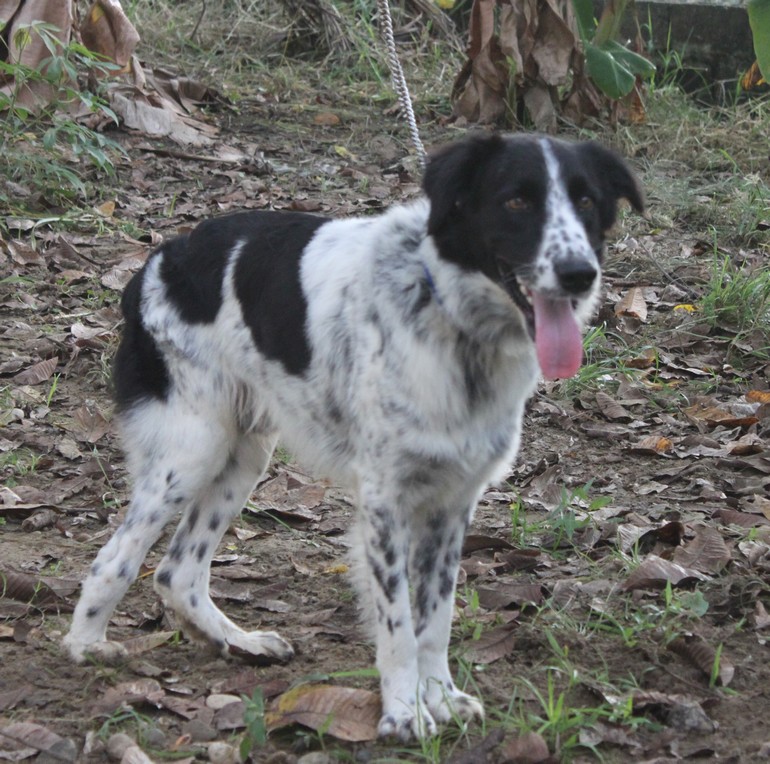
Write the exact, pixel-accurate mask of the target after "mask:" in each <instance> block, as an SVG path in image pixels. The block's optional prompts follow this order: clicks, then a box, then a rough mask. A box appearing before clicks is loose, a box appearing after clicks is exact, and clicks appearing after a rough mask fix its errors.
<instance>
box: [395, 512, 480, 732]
mask: <svg viewBox="0 0 770 764" xmlns="http://www.w3.org/2000/svg"><path fill="white" fill-rule="evenodd" d="M471 514H472V510H471V511H469V512H467V513H466V512H463V510H461V509H458V510H448V511H441V510H434V511H426V512H424V513H420V514H419V515H417V516H415V517H414V518H413V521H412V532H411V552H410V554H411V557H410V572H409V575H410V580H411V581H413V582H414V588H415V594H414V606H415V634H416V636H417V654H418V663H419V673H420V682H421V685H422V687H423V693H424V695H423V697H424V700H425V703H426V705H427V707H428V709H429V710H430V712H431V714H432V716H433V718H434V719H435V720H436V721H437V722H439V723H444V722H448V721H450V720H451V719H453V718H455V719H457V718H459V719H463V720H469V719H472V718H473V717H479V718H483V716H484V707H483V706H482V704H481V703H480V702H479V701H478V700H477V699H476V698H474V697H473V696H472V695H468V694H467V693H465V692H463V691H462V690H459V689H458V688H457V687H456V686H455V683H454V681H453V679H452V675H451V673H450V671H449V660H448V649H449V638H450V632H451V627H452V613H453V610H454V601H455V584H456V581H457V571H458V569H459V566H460V555H461V551H462V544H463V538H464V533H465V526H466V524H467V522H468V520H469V518H470V516H471Z"/></svg>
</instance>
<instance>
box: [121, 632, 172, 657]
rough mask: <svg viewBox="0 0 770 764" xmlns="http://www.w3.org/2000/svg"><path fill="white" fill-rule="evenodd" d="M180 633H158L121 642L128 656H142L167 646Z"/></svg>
mask: <svg viewBox="0 0 770 764" xmlns="http://www.w3.org/2000/svg"><path fill="white" fill-rule="evenodd" d="M177 633H178V632H176V631H158V632H155V633H154V634H145V635H144V636H141V637H132V638H131V639H127V640H125V641H124V642H121V644H122V645H123V647H125V648H126V652H127V653H128V655H141V654H142V653H146V652H148V651H149V650H154V649H155V648H156V647H160V646H161V645H164V644H166V642H168V641H169V640H170V639H173V638H174V637H175V636H176V635H177Z"/></svg>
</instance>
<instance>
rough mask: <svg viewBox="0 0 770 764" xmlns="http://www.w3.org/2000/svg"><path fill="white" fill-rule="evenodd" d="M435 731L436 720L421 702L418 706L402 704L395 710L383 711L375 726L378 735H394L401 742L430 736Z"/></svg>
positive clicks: (383, 736) (382, 736)
mask: <svg viewBox="0 0 770 764" xmlns="http://www.w3.org/2000/svg"><path fill="white" fill-rule="evenodd" d="M436 731H437V727H436V722H435V721H434V720H433V717H432V716H431V715H430V712H429V711H428V709H427V708H425V706H423V705H422V704H420V706H419V707H412V706H408V705H406V704H404V705H403V706H402V707H401V708H399V709H397V710H395V711H391V712H390V713H384V714H383V715H382V718H381V719H380V723H379V725H378V726H377V734H378V736H379V737H381V738H389V737H395V738H398V739H399V740H400V741H401V742H402V743H408V742H409V741H411V740H422V739H424V738H427V737H432V736H433V735H435V734H436Z"/></svg>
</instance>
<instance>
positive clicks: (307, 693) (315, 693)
mask: <svg viewBox="0 0 770 764" xmlns="http://www.w3.org/2000/svg"><path fill="white" fill-rule="evenodd" d="M381 713H382V707H381V703H380V696H379V694H377V693H374V692H371V691H369V690H359V689H354V688H352V687H338V686H336V685H325V684H320V685H318V684H317V685H300V686H299V687H294V688H293V689H291V690H289V691H288V692H285V693H283V695H280V696H279V697H277V698H276V699H275V700H274V701H273V702H272V703H271V704H270V710H269V711H268V712H267V713H266V714H265V721H266V723H267V728H268V729H269V730H274V729H278V728H280V727H285V726H287V725H289V724H301V725H302V726H304V727H309V728H310V729H312V730H316V731H321V732H323V733H324V734H328V735H332V736H333V737H336V738H338V739H340V740H346V741H348V742H353V743H356V742H365V741H370V740H375V739H376V738H377V725H378V723H379V720H380V715H381Z"/></svg>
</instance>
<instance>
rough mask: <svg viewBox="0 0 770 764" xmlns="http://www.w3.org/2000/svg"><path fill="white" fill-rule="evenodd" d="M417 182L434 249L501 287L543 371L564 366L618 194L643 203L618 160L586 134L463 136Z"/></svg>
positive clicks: (573, 361) (576, 357)
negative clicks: (580, 139)
mask: <svg viewBox="0 0 770 764" xmlns="http://www.w3.org/2000/svg"><path fill="white" fill-rule="evenodd" d="M423 188H424V190H425V193H426V194H427V196H428V199H429V201H430V216H429V219H428V233H429V234H430V235H431V236H432V237H433V239H434V241H435V242H436V246H437V248H438V252H439V255H440V256H441V257H443V258H445V259H448V260H450V261H452V262H454V263H455V264H457V265H459V266H461V267H462V268H465V269H468V270H475V271H480V272H481V273H483V274H484V275H485V276H487V277H488V278H490V279H492V280H493V281H495V282H496V283H498V284H499V285H500V286H502V287H503V288H504V289H505V290H506V292H507V293H508V294H509V296H510V297H511V299H512V300H513V302H514V303H515V304H516V305H517V306H518V308H519V309H520V310H521V311H522V313H523V314H524V317H525V319H526V322H527V325H528V326H529V329H530V333H531V334H532V335H533V336H534V339H535V344H536V347H537V355H538V359H539V361H540V366H541V370H542V372H543V374H544V375H545V376H546V377H551V378H558V377H566V376H571V375H572V374H574V373H575V371H577V368H578V366H579V364H580V361H581V358H582V342H581V337H580V323H581V321H582V320H583V318H584V317H585V315H586V314H587V313H588V312H590V310H591V309H592V308H593V307H594V303H595V300H596V296H597V293H598V288H599V281H600V270H601V261H602V256H603V252H604V237H605V234H606V232H607V231H608V229H609V228H611V227H612V225H613V223H614V222H615V219H616V215H617V204H618V200H620V199H623V198H624V199H627V200H628V201H629V202H630V203H631V205H632V206H633V207H634V208H635V209H636V210H638V211H640V212H641V211H642V210H643V208H644V198H643V195H642V192H641V190H640V188H639V185H638V183H637V181H636V179H635V178H634V176H633V174H632V173H631V171H630V170H629V169H628V167H627V166H626V164H625V163H624V162H623V160H622V159H620V157H618V156H617V155H616V154H615V153H613V152H612V151H610V150H608V149H606V148H603V147H602V146H600V145H598V144H596V143H593V142H586V143H567V142H564V141H560V140H556V139H553V138H550V137H545V136H531V135H529V136H511V137H503V136H500V135H485V136H472V137H470V138H466V139H464V140H462V141H459V142H457V143H454V144H450V145H449V146H447V147H445V148H443V149H441V150H439V151H438V152H436V153H435V154H433V155H432V156H431V158H430V160H429V162H428V167H427V169H426V172H425V179H424V182H423Z"/></svg>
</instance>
